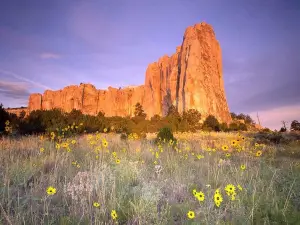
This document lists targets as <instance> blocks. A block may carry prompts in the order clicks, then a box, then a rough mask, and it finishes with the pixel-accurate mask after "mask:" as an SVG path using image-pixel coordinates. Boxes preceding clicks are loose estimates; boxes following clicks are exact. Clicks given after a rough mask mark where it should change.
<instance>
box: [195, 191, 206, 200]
mask: <svg viewBox="0 0 300 225" xmlns="http://www.w3.org/2000/svg"><path fill="white" fill-rule="evenodd" d="M195 197H196V198H197V199H198V201H199V202H203V201H204V199H205V195H204V193H203V192H202V191H199V192H197V194H196V196H195Z"/></svg>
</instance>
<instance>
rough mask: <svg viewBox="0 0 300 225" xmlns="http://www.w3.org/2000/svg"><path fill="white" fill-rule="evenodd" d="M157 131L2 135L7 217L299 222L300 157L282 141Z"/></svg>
mask: <svg viewBox="0 0 300 225" xmlns="http://www.w3.org/2000/svg"><path fill="white" fill-rule="evenodd" d="M154 137H155V136H154V135H148V136H147V139H137V137H135V136H134V135H132V136H131V138H130V139H129V140H126V141H124V140H121V139H120V137H119V135H117V134H111V133H109V134H106V133H96V134H93V135H83V136H75V137H70V138H69V139H61V140H60V141H59V142H57V141H55V140H51V138H50V137H48V138H46V137H44V138H43V139H42V138H40V137H37V136H30V137H21V138H18V139H12V138H4V139H3V140H1V142H0V204H1V205H0V211H1V214H0V215H1V216H0V218H1V219H0V224H13V225H17V224H142V225H144V224H162V225H166V224H300V163H299V161H298V160H297V159H296V158H291V157H278V156H276V152H277V151H282V148H284V146H282V145H276V146H275V145H264V144H260V143H256V141H255V140H253V139H252V138H250V137H248V136H247V134H244V135H240V136H238V134H233V133H226V134H225V133H210V134H209V133H203V132H202V133H194V134H192V133H185V134H176V135H175V137H176V138H177V139H178V142H177V144H174V143H172V142H171V143H170V142H164V141H161V143H159V144H155V143H154V141H153V138H154ZM53 138H54V135H53ZM55 138H57V137H55ZM226 146H227V147H228V149H227V148H226ZM297 150H299V151H300V149H299V145H298V147H296V148H295V150H293V151H297Z"/></svg>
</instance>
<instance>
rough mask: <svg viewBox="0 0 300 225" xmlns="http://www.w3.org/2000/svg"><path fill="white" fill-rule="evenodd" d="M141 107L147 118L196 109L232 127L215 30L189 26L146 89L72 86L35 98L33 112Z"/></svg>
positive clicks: (113, 111) (150, 73) (126, 112)
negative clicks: (174, 110)
mask: <svg viewBox="0 0 300 225" xmlns="http://www.w3.org/2000/svg"><path fill="white" fill-rule="evenodd" d="M137 102H140V103H141V104H142V106H143V108H144V110H145V112H146V113H147V115H148V117H149V118H150V117H151V116H153V115H155V114H158V115H162V116H164V115H166V113H167V111H168V108H169V107H170V106H171V105H175V106H176V107H177V108H178V111H179V112H183V111H185V110H188V109H197V110H198V111H200V112H201V114H202V115H203V116H204V117H205V116H207V115H209V114H212V115H214V116H215V117H216V118H217V119H219V121H223V122H230V121H231V117H230V114H229V109H228V105H227V101H226V97H225V90H224V83H223V77H222V57H221V48H220V45H219V43H218V41H217V40H216V37H215V33H214V31H213V28H212V27H211V26H210V25H209V24H206V23H200V24H196V25H194V26H191V27H188V28H187V29H186V31H185V33H184V37H183V42H182V45H181V46H179V47H177V48H176V52H175V54H173V55H172V56H167V55H164V56H163V57H161V58H160V59H159V60H158V61H157V62H154V63H151V64H150V65H149V66H148V68H147V70H146V77H145V84H144V85H141V86H137V87H127V88H122V89H117V88H112V87H109V88H108V90H98V89H96V88H95V87H94V86H93V85H91V84H80V85H79V86H76V85H72V86H68V87H65V88H63V89H62V90H58V91H50V90H47V91H45V92H44V94H43V95H41V94H32V95H31V96H30V98H29V106H28V108H29V111H32V110H36V109H43V110H48V109H52V108H61V109H63V110H64V111H66V112H70V111H71V110H72V109H78V110H81V111H82V112H83V113H85V114H91V115H96V114H97V113H99V112H100V111H103V112H104V113H105V115H106V116H132V115H133V113H134V105H135V104H136V103H137Z"/></svg>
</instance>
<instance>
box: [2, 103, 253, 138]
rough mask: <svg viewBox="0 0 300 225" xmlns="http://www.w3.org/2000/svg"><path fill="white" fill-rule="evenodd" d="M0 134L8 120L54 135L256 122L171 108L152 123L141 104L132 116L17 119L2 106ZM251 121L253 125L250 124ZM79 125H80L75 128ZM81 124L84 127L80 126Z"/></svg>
mask: <svg viewBox="0 0 300 225" xmlns="http://www.w3.org/2000/svg"><path fill="white" fill-rule="evenodd" d="M0 114H1V116H0V135H1V134H7V133H8V132H6V131H5V124H4V123H5V121H6V120H9V121H11V127H12V128H13V129H12V130H13V131H14V132H15V133H19V134H23V135H24V134H41V133H48V134H49V133H51V132H53V131H55V130H56V129H63V128H64V129H65V130H64V134H66V135H67V134H71V133H74V132H76V133H83V132H86V133H92V132H96V131H100V132H102V131H103V129H104V128H108V131H109V132H110V131H113V132H116V133H124V134H125V135H128V134H130V133H138V134H139V135H141V134H143V133H149V132H150V133H153V132H158V131H159V130H160V129H162V128H163V127H166V126H168V127H170V129H172V131H174V132H176V131H180V132H186V131H190V132H195V131H197V130H198V131H199V130H205V131H224V132H230V131H246V130H247V129H248V128H249V127H250V126H251V125H252V124H253V121H252V119H251V117H250V116H248V115H244V114H240V115H238V116H236V115H235V114H232V115H235V116H234V117H233V118H234V120H233V122H232V123H231V124H229V125H227V124H226V123H220V122H219V121H218V120H217V119H216V118H215V117H214V116H212V115H209V116H208V117H207V118H206V119H205V120H204V121H203V120H202V116H201V114H200V112H199V111H197V110H195V109H189V110H187V111H185V112H183V113H182V114H180V113H178V111H177V109H176V107H175V106H173V105H172V106H171V107H170V108H169V110H168V113H167V115H166V116H165V117H160V116H159V115H154V116H153V117H152V118H150V119H149V120H147V119H146V117H147V115H146V113H145V112H144V110H143V107H142V105H141V104H140V103H137V104H136V105H135V112H134V116H133V117H132V118H130V117H120V116H113V117H106V116H105V114H104V113H103V112H99V113H98V115H97V116H91V115H84V114H82V113H81V111H79V110H75V109H73V110H72V111H71V112H69V113H66V112H62V111H61V110H59V109H52V110H47V111H43V110H35V111H32V112H31V113H30V114H29V115H28V116H26V117H25V116H24V114H21V115H20V116H19V117H17V116H16V115H14V114H9V113H7V112H6V111H5V110H4V108H3V106H2V105H0ZM236 118H243V119H244V120H245V123H242V122H240V121H236V120H235V119H236ZM251 121H252V122H251ZM75 124H77V125H75ZM80 124H81V125H80Z"/></svg>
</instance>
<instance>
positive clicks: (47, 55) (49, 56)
mask: <svg viewBox="0 0 300 225" xmlns="http://www.w3.org/2000/svg"><path fill="white" fill-rule="evenodd" d="M40 58H42V59H59V58H61V55H59V54H55V53H51V52H43V53H42V54H40Z"/></svg>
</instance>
